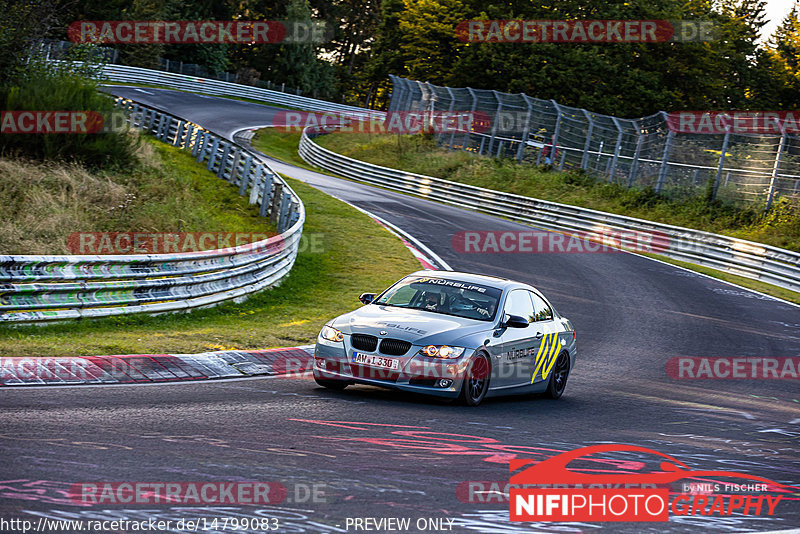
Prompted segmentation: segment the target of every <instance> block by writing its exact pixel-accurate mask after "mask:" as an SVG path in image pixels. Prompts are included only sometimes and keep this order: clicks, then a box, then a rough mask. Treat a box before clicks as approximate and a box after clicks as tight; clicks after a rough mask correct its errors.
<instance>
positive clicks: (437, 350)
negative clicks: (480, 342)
mask: <svg viewBox="0 0 800 534" xmlns="http://www.w3.org/2000/svg"><path fill="white" fill-rule="evenodd" d="M464 350H466V349H465V348H464V347H451V346H449V345H428V346H427V347H425V348H424V349H422V350H420V353H422V354H424V355H425V356H430V357H431V358H443V359H452V358H458V357H459V356H461V355H462V354H464Z"/></svg>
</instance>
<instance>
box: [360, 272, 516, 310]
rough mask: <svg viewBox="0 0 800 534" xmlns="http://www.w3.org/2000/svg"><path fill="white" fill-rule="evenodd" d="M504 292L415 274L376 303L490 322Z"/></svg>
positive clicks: (470, 283) (385, 293)
mask: <svg viewBox="0 0 800 534" xmlns="http://www.w3.org/2000/svg"><path fill="white" fill-rule="evenodd" d="M501 294H502V290H500V289H497V288H495V287H489V286H484V285H481V284H474V283H472V282H462V281H460V280H450V279H446V278H434V277H427V276H413V277H409V278H404V279H403V280H400V281H399V282H398V283H396V284H395V285H393V286H392V287H390V288H389V289H387V290H386V291H385V292H384V293H383V294H382V295H380V297H378V299H377V300H376V301H375V304H378V305H382V306H394V307H397V308H412V309H416V310H426V311H430V312H434V313H442V314H445V315H455V316H456V317H464V318H465V319H476V320H478V321H491V320H492V319H494V315H495V312H496V311H497V303H498V301H499V300H500V295H501Z"/></svg>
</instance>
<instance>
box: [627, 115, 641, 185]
mask: <svg viewBox="0 0 800 534" xmlns="http://www.w3.org/2000/svg"><path fill="white" fill-rule="evenodd" d="M633 126H634V127H635V128H636V150H635V151H634V152H633V161H631V172H630V174H629V175H628V187H629V188H630V187H633V183H634V182H635V181H636V171H637V167H638V166H639V155H640V154H641V153H642V143H643V142H644V135H643V134H642V128H641V127H640V126H639V122H638V121H633Z"/></svg>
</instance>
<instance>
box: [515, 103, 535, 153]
mask: <svg viewBox="0 0 800 534" xmlns="http://www.w3.org/2000/svg"><path fill="white" fill-rule="evenodd" d="M520 96H522V99H523V100H524V101H525V105H526V106H528V111H527V112H526V113H525V127H524V128H523V130H522V139H520V142H519V148H518V149H517V161H522V158H523V156H524V153H525V147H526V146H527V143H528V135H529V134H530V132H531V115H532V114H533V105H532V104H531V101H530V99H529V98H528V95H526V94H525V93H520Z"/></svg>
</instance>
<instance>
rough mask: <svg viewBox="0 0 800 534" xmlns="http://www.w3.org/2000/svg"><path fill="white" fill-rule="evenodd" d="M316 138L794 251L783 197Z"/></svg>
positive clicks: (404, 142) (411, 166)
mask: <svg viewBox="0 0 800 534" xmlns="http://www.w3.org/2000/svg"><path fill="white" fill-rule="evenodd" d="M316 142H317V143H318V144H319V145H320V146H323V147H325V148H327V149H329V150H332V151H334V152H336V153H338V154H342V155H344V156H348V157H351V158H354V159H359V160H362V161H366V162H369V163H373V164H375V165H382V166H384V167H391V168H394V169H402V170H405V171H409V172H414V173H418V174H426V175H429V176H435V177H437V178H444V179H446V180H452V181H455V182H460V183H465V184H470V185H475V186H479V187H485V188H488V189H496V190H499V191H506V192H509V193H515V194H519V195H524V196H529V197H535V198H541V199H543V200H549V201H552V202H561V203H564V204H570V205H572V206H581V207H584V208H590V209H595V210H599V211H606V212H609V213H616V214H619V215H625V216H628V217H637V218H640V219H645V220H649V221H656V222H661V223H665V224H672V225H676V226H684V227H687V228H696V229H698V230H704V231H707V232H714V233H717V234H723V235H729V236H732V237H738V238H741V239H748V240H751V241H756V242H759V243H765V244H768V245H773V246H776V247H781V248H786V249H789V250H796V251H797V250H800V203H799V202H791V201H789V200H787V199H780V200H779V201H778V202H776V203H775V205H774V207H773V209H772V210H771V211H770V212H769V213H768V214H766V215H765V214H764V213H763V212H762V211H761V210H760V208H757V207H739V206H732V205H727V204H722V203H718V202H707V201H706V200H705V199H703V198H699V197H696V196H694V197H682V196H679V195H677V194H676V195H675V196H672V197H668V196H662V195H658V194H656V193H655V192H654V191H652V190H650V189H645V190H639V189H627V188H625V187H622V186H620V185H617V184H610V183H607V182H603V181H597V180H595V179H594V178H593V177H591V176H588V175H585V174H582V173H576V172H557V171H553V170H550V168H549V167H548V166H536V165H531V164H524V163H523V164H518V163H517V162H516V161H514V160H509V159H497V158H489V157H484V156H478V155H476V154H472V153H470V152H465V151H450V150H446V149H442V148H439V147H438V146H437V145H436V142H435V141H434V140H433V139H432V138H430V137H428V136H424V135H406V136H398V135H391V134H357V133H334V134H329V135H324V136H320V137H318V138H317V139H316Z"/></svg>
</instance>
